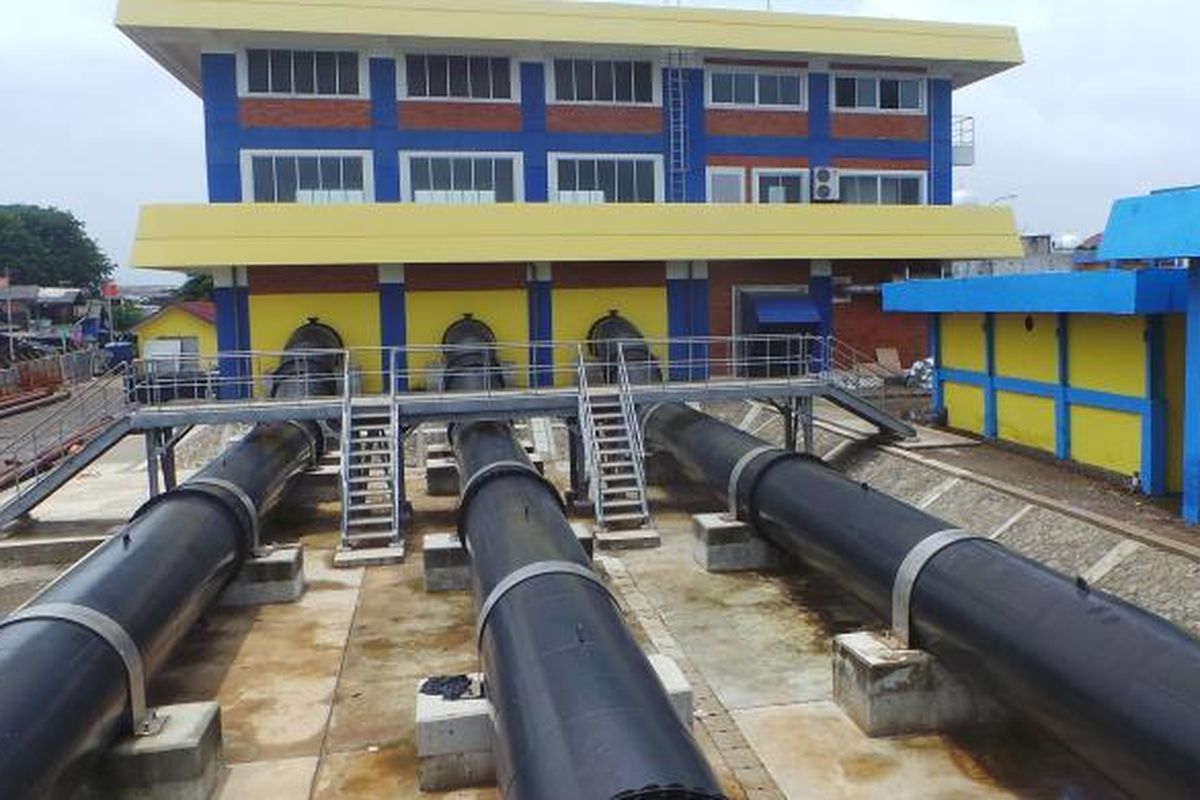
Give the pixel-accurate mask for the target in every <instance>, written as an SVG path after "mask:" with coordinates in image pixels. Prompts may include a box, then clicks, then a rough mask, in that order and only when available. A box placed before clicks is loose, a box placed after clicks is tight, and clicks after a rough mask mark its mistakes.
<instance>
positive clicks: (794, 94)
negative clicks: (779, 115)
mask: <svg viewBox="0 0 1200 800" xmlns="http://www.w3.org/2000/svg"><path fill="white" fill-rule="evenodd" d="M779 103H780V104H781V105H785V106H798V105H803V103H804V88H803V86H802V84H801V82H800V76H799V75H781V76H780V77H779Z"/></svg>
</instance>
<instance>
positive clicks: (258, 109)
mask: <svg viewBox="0 0 1200 800" xmlns="http://www.w3.org/2000/svg"><path fill="white" fill-rule="evenodd" d="M238 116H239V118H240V120H241V124H242V127H243V128H369V127H371V103H370V101H368V100H333V99H321V100H309V99H296V100H285V99H266V98H262V99H246V100H242V101H241V103H240V104H239V106H238Z"/></svg>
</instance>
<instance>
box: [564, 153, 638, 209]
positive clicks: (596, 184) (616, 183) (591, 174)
mask: <svg viewBox="0 0 1200 800" xmlns="http://www.w3.org/2000/svg"><path fill="white" fill-rule="evenodd" d="M557 161H558V167H557V174H558V186H557V190H558V197H557V199H558V200H559V201H560V202H564V203H599V202H603V203H653V202H654V201H655V199H656V194H655V190H656V188H657V187H656V177H655V163H654V161H653V160H652V159H640V158H570V157H564V158H558V159H557Z"/></svg>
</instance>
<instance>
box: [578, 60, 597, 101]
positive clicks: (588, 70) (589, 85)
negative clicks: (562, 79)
mask: <svg viewBox="0 0 1200 800" xmlns="http://www.w3.org/2000/svg"><path fill="white" fill-rule="evenodd" d="M574 63H575V99H576V100H580V101H588V100H593V99H595V97H596V94H595V74H594V72H593V69H592V62H591V61H584V60H582V59H580V60H577V61H575V62H574Z"/></svg>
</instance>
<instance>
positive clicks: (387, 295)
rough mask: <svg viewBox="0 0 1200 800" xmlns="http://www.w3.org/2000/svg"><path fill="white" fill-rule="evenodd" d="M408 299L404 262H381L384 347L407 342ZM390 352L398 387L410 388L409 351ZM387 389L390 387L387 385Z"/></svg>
mask: <svg viewBox="0 0 1200 800" xmlns="http://www.w3.org/2000/svg"><path fill="white" fill-rule="evenodd" d="M407 303H408V300H407V298H406V297H405V290H404V265H403V264H381V265H380V266H379V343H380V344H381V345H382V346H383V347H384V348H392V347H394V348H403V347H404V346H405V345H407V344H408V305H407ZM392 352H394V355H392V356H390V360H391V369H392V375H393V379H394V380H395V381H396V391H398V392H403V391H407V390H408V353H406V352H405V351H404V350H403V349H397V350H395V351H392ZM388 361H389V355H388V352H387V351H385V352H384V355H383V368H384V369H385V370H386V369H387V368H388ZM384 390H385V391H386V390H387V387H386V386H385V387H384Z"/></svg>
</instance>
